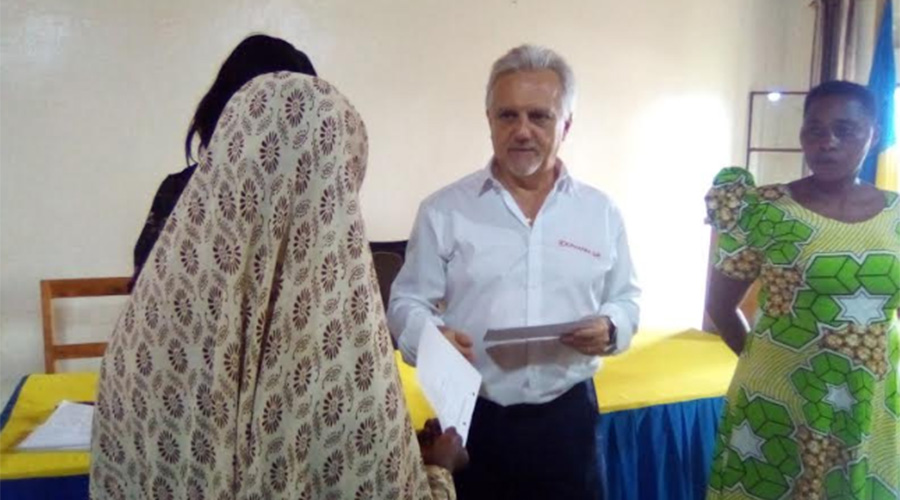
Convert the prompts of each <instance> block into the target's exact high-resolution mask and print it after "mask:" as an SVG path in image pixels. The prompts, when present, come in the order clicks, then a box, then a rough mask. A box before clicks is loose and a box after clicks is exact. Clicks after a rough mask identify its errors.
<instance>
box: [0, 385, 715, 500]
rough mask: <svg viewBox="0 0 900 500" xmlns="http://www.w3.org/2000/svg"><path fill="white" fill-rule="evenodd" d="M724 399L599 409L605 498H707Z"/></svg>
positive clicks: (79, 482)
mask: <svg viewBox="0 0 900 500" xmlns="http://www.w3.org/2000/svg"><path fill="white" fill-rule="evenodd" d="M14 400H15V399H14V398H13V399H11V400H10V401H11V402H13V401H14ZM723 402H724V401H723V398H710V399H699V400H696V401H688V402H684V403H674V404H667V405H658V406H651V407H648V408H638V409H635V410H627V411H619V412H614V413H606V414H601V415H600V419H599V423H598V425H597V437H598V438H599V441H598V442H599V443H600V453H601V456H602V461H601V462H602V463H605V471H604V474H603V475H604V476H605V479H606V489H607V495H606V498H607V500H699V499H703V498H704V497H705V495H706V482H707V480H708V478H709V471H710V467H711V463H712V454H713V445H714V443H715V437H716V428H717V426H718V424H719V418H720V417H721V414H722V409H723V408H722V407H723ZM0 497H2V498H3V500H33V499H48V500H50V499H52V500H57V499H58V500H82V499H84V500H86V499H87V498H88V476H86V475H83V476H69V477H53V478H40V479H14V480H6V481H0Z"/></svg>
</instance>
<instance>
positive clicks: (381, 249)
mask: <svg viewBox="0 0 900 500" xmlns="http://www.w3.org/2000/svg"><path fill="white" fill-rule="evenodd" d="M406 243H407V242H406V240H401V241H371V242H369V248H371V249H372V261H373V262H374V263H375V274H376V275H377V276H378V288H379V289H380V290H381V301H382V302H383V303H384V309H385V312H387V307H388V302H390V300H391V284H392V283H394V278H396V277H397V273H399V272H400V268H401V267H403V261H404V260H405V259H406Z"/></svg>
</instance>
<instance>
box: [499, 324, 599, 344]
mask: <svg viewBox="0 0 900 500" xmlns="http://www.w3.org/2000/svg"><path fill="white" fill-rule="evenodd" d="M592 321H594V318H585V319H581V320H578V321H571V322H569V323H554V324H552V325H537V326H520V327H516V328H502V329H496V330H488V331H487V332H486V333H485V334H484V341H485V342H522V341H526V340H548V339H558V338H559V337H562V336H563V335H565V334H567V333H571V332H573V331H575V330H578V329H579V328H583V327H585V326H587V325H589V324H590V323H591V322H592Z"/></svg>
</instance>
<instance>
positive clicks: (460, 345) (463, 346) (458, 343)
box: [438, 326, 475, 363]
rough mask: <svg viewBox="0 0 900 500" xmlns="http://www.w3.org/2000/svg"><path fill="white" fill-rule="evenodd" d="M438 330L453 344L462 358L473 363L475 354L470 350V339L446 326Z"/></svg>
mask: <svg viewBox="0 0 900 500" xmlns="http://www.w3.org/2000/svg"><path fill="white" fill-rule="evenodd" d="M438 330H440V331H441V333H443V334H444V337H446V338H447V340H449V341H450V343H451V344H453V347H455V348H456V350H457V351H459V353H460V354H462V355H463V357H464V358H466V359H468V360H469V362H470V363H474V362H475V352H474V351H473V350H472V337H469V336H468V335H466V334H465V333H463V332H458V331H456V330H454V329H452V328H448V327H446V326H439V327H438Z"/></svg>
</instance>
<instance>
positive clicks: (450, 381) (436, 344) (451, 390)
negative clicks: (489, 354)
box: [416, 327, 481, 445]
mask: <svg viewBox="0 0 900 500" xmlns="http://www.w3.org/2000/svg"><path fill="white" fill-rule="evenodd" d="M416 373H417V374H418V378H419V384H421V385H422V391H423V392H424V393H425V397H426V398H427V399H428V402H429V403H431V407H432V409H434V411H435V413H437V417H438V420H439V421H440V423H441V428H442V429H447V428H449V427H455V428H456V432H457V433H458V434H459V435H460V437H462V442H463V445H465V444H466V437H467V436H468V435H469V426H470V424H471V422H472V412H473V411H475V401H476V400H477V399H478V391H479V389H480V388H481V374H480V373H478V370H476V369H475V367H474V366H472V364H471V363H469V362H468V361H467V360H466V358H464V357H463V356H462V354H460V353H459V351H457V350H456V348H455V347H453V345H452V344H451V343H450V341H448V340H447V339H446V338H445V337H444V335H443V334H442V333H441V332H440V331H439V330H438V329H437V328H434V327H428V328H426V329H425V331H424V332H423V333H422V338H421V339H420V340H419V354H418V356H417V362H416Z"/></svg>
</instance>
